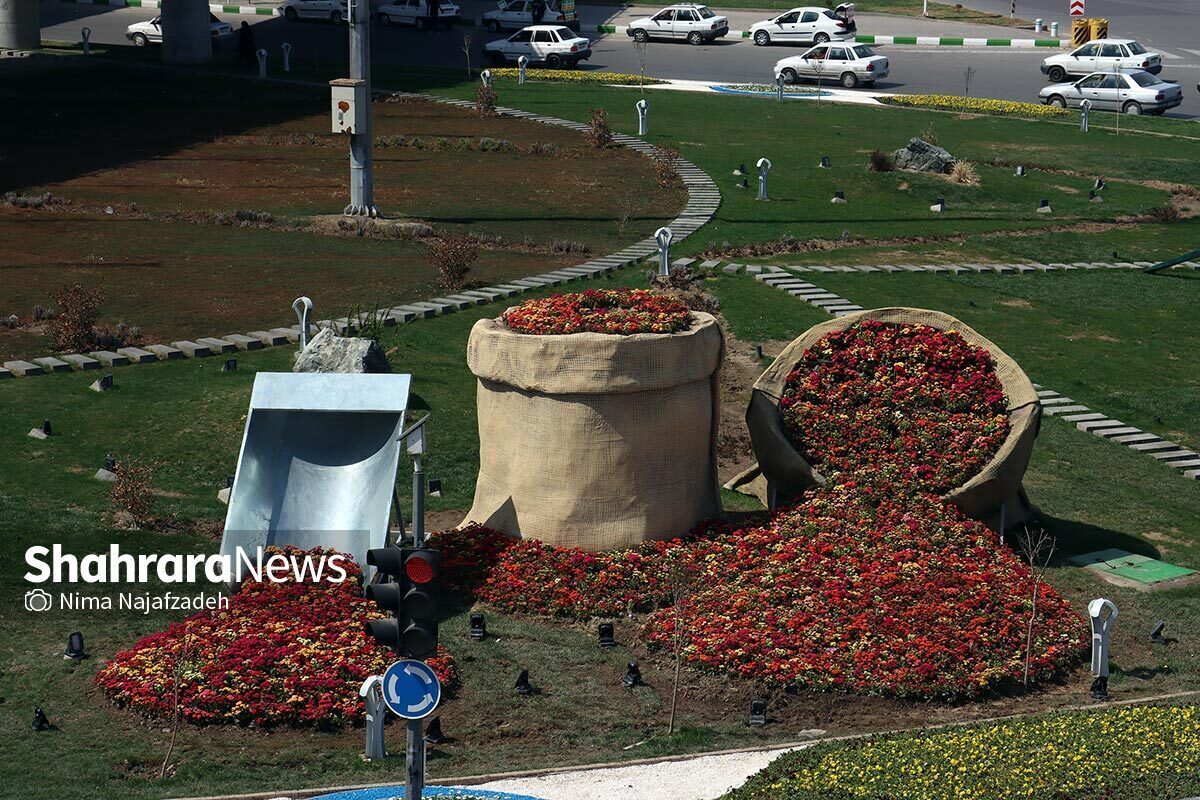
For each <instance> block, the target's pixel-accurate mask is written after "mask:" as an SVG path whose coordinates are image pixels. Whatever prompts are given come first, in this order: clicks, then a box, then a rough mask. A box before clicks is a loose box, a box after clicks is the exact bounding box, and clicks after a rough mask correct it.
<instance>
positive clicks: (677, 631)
mask: <svg viewBox="0 0 1200 800" xmlns="http://www.w3.org/2000/svg"><path fill="white" fill-rule="evenodd" d="M670 576H671V599H672V602H673V604H672V606H671V623H672V633H673V645H674V651H675V652H674V657H675V679H674V681H673V682H672V686H671V715H670V717H669V718H668V720H667V735H668V736H673V735H674V734H675V711H676V709H677V708H678V706H679V673H680V670H681V668H682V666H683V641H684V639H686V638H687V630H688V627H689V623H688V618H689V617H690V616H691V609H690V608H689V607H688V604H689V603H690V602H691V595H692V579H693V575H692V570H691V565H689V564H688V563H687V561H686V560H685V557H684V556H682V555H680V556H677V557H676V558H675V559H674V561H673V562H672V563H671V566H670Z"/></svg>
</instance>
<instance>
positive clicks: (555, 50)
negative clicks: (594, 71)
mask: <svg viewBox="0 0 1200 800" xmlns="http://www.w3.org/2000/svg"><path fill="white" fill-rule="evenodd" d="M483 54H484V55H485V56H488V57H489V58H491V60H492V63H495V64H507V63H508V62H509V61H516V60H517V59H518V58H520V57H521V56H525V57H526V58H528V59H529V60H530V61H531V62H535V63H543V64H545V65H546V66H547V67H549V68H550V69H560V68H562V67H574V66H576V65H578V64H579V62H580V61H584V60H586V59H588V58H591V55H592V43H591V42H590V41H588V40H587V39H585V38H584V37H582V36H580V35H579V34H577V33H575V31H573V30H571V29H570V28H568V27H566V26H564V25H530V26H529V27H528V28H522V29H521V30H519V31H517V32H516V33H514V34H513V35H512V36H510V37H508V38H507V39H500V40H499V41H495V42H488V43H487V44H485V45H484V46H483Z"/></svg>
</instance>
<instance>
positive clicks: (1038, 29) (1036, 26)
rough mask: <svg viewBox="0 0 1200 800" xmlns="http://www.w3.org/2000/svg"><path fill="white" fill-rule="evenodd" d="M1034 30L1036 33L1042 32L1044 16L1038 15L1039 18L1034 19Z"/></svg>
mask: <svg viewBox="0 0 1200 800" xmlns="http://www.w3.org/2000/svg"><path fill="white" fill-rule="evenodd" d="M1033 32H1034V33H1041V32H1042V18H1041V17H1038V18H1037V19H1035V20H1034V21H1033Z"/></svg>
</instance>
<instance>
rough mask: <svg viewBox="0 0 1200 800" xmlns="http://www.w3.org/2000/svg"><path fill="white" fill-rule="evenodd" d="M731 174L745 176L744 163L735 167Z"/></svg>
mask: <svg viewBox="0 0 1200 800" xmlns="http://www.w3.org/2000/svg"><path fill="white" fill-rule="evenodd" d="M733 174H734V175H745V174H746V162H745V161H743V162H742V163H741V164H738V167H737V169H735V170H734V171H733Z"/></svg>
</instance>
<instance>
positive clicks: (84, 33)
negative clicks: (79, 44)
mask: <svg viewBox="0 0 1200 800" xmlns="http://www.w3.org/2000/svg"><path fill="white" fill-rule="evenodd" d="M79 35H80V36H81V37H82V38H83V54H84V55H85V56H90V55H91V54H92V43H91V42H90V41H89V40H90V39H91V38H92V29H91V28H89V27H87V26H86V25H85V26H83V27H82V28H80V29H79Z"/></svg>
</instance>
